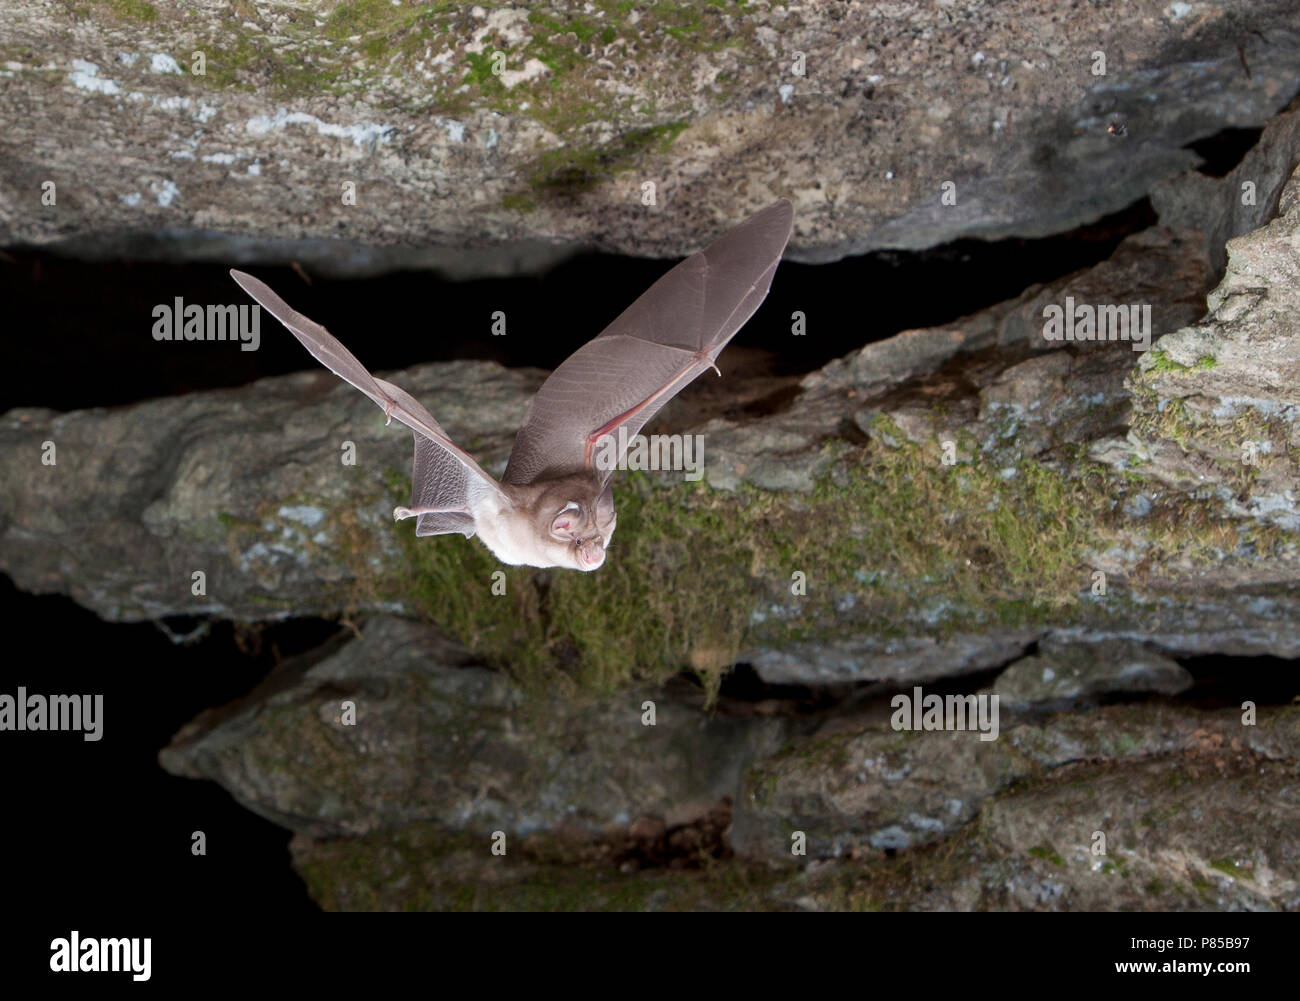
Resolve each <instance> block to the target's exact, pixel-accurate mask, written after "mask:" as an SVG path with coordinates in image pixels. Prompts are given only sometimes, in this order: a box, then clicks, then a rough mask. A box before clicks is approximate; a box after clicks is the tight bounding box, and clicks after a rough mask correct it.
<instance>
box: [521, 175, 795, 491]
mask: <svg viewBox="0 0 1300 1001" xmlns="http://www.w3.org/2000/svg"><path fill="white" fill-rule="evenodd" d="M793 226H794V207H793V206H792V205H791V204H790V203H789V202H788V201H786V200H785V199H784V198H783V199H781V200H780V201H777V202H774V203H773V204H771V205H769V206H768V207H767V208H765V209H763V210H762V211H761V212H757V213H755V214H754V215H752V216H750V217H749V218H748V219H746V220H745V221H744V222H743V223H741V224H740V225H739V226H737V227H736V228H735V229H733V230H731V231H730V232H728V233H725V234H724V235H723V236H721V237H720V238H719V239H717V240H716V241H714V242H713V243H712V244H710V245H709V246H708V247H707V248H706V249H704V250H703V251H701V252H699V253H697V254H695V255H693V256H691V257H688V258H687V259H686V260H684V261H682V262H681V263H680V264H678V265H677V266H676V267H675V268H673V269H672V270H671V271H669V272H668V273H667V274H666V275H664V276H663V277H662V278H660V279H659V280H658V281H657V282H655V283H654V284H653V285H652V286H650V288H649V290H648V291H646V292H645V293H643V294H642V295H641V297H640V298H639V299H637V300H636V302H634V303H632V305H631V306H629V307H628V308H627V309H626V310H625V311H624V312H623V313H622V314H621V315H620V316H619V317H618V319H616V320H615V321H614V322H613V323H611V324H610V325H609V326H608V327H606V328H605V329H604V330H603V331H602V332H601V333H600V335H599V336H598V337H596V338H595V339H594V340H591V341H588V342H587V343H586V344H584V345H583V346H582V347H581V348H579V349H578V350H577V351H575V352H574V353H573V354H572V355H570V356H569V357H568V358H567V359H566V360H565V362H564V364H562V365H561V366H560V367H559V368H557V369H556V370H555V371H554V372H552V373H551V375H550V378H548V379H547V380H546V382H544V383H543V384H542V388H541V389H540V390H538V392H537V395H536V396H535V397H533V402H532V403H531V404H530V405H529V407H528V413H527V414H526V415H525V416H524V423H523V425H522V426H521V427H520V429H519V434H518V435H517V436H516V438H515V447H514V450H513V451H512V452H511V453H510V463H509V465H507V466H506V472H505V476H504V477H503V479H504V480H505V482H506V483H531V482H533V481H534V480H537V479H540V478H549V477H553V476H561V475H565V474H569V473H579V472H582V471H583V470H591V469H597V468H599V469H600V470H601V471H602V473H603V479H604V480H605V482H608V480H609V474H610V472H611V471H612V468H613V461H616V460H617V459H618V458H621V455H616V454H614V451H615V449H613V448H610V447H609V445H608V444H606V442H605V441H603V439H604V440H606V441H613V442H617V441H618V440H619V437H618V436H619V432H620V431H621V432H622V433H623V439H622V440H623V441H626V440H628V439H630V438H631V437H632V436H633V435H635V434H637V433H638V432H639V431H640V430H641V427H642V425H644V424H645V423H646V421H648V420H649V419H650V418H651V417H653V416H654V415H655V414H656V413H657V412H658V411H659V408H660V407H662V406H663V405H664V404H665V403H667V402H668V401H669V400H671V399H672V398H673V397H674V396H676V395H677V393H679V392H680V391H681V390H682V388H683V387H685V386H686V384H687V383H689V382H690V381H691V380H692V379H694V378H695V377H696V376H697V375H699V374H700V373H701V372H703V371H705V370H706V369H709V368H713V367H714V365H713V361H714V359H715V358H717V356H718V354H719V352H721V351H722V349H723V348H724V347H726V344H727V342H728V341H729V340H731V338H732V337H733V336H734V335H735V333H736V331H737V330H739V329H740V328H741V326H742V325H743V324H744V322H745V321H746V320H748V319H749V318H750V316H751V315H753V312H754V310H756V309H758V306H759V303H761V302H762V301H763V298H764V296H766V295H767V290H768V287H769V286H770V285H771V284H772V275H773V274H774V273H775V272H776V266H777V264H779V263H780V261H781V254H782V252H783V251H784V250H785V245H786V241H787V240H789V239H790V231H791V229H792V228H793ZM598 452H599V453H601V455H602V456H603V460H604V461H602V458H601V457H598Z"/></svg>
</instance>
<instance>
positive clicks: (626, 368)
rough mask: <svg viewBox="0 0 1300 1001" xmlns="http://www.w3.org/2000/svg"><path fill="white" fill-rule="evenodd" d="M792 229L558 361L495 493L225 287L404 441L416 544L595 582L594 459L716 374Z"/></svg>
mask: <svg viewBox="0 0 1300 1001" xmlns="http://www.w3.org/2000/svg"><path fill="white" fill-rule="evenodd" d="M793 225H794V209H793V207H792V206H791V204H790V202H788V201H786V200H785V199H781V200H780V201H777V202H774V203H773V204H771V205H769V206H768V207H767V208H765V209H763V210H762V211H761V212H758V213H756V214H755V215H753V216H750V217H749V218H748V219H746V220H745V221H744V222H743V223H741V224H740V225H739V226H737V227H736V228H735V229H732V230H731V231H730V232H728V233H726V234H724V235H723V236H721V237H719V238H718V239H717V240H716V241H715V242H714V243H712V244H710V245H709V247H708V248H706V249H705V250H702V251H700V252H699V253H697V254H694V255H692V256H691V257H688V258H687V259H686V260H684V261H682V262H681V263H680V264H678V265H677V266H676V267H674V268H673V269H672V270H671V271H669V272H668V273H667V274H665V275H664V276H663V277H662V278H660V279H659V280H658V281H657V282H655V283H654V284H653V285H651V286H650V288H649V289H648V290H647V291H646V292H644V293H643V294H642V295H641V296H640V298H638V299H637V300H636V302H634V303H632V305H631V306H629V307H628V308H627V309H626V310H625V311H624V312H623V313H622V314H621V315H620V316H619V317H618V319H616V320H615V321H614V322H613V323H611V324H610V325H609V326H608V327H606V328H605V329H604V330H603V331H601V333H600V334H599V335H598V336H596V337H595V338H594V339H593V340H591V341H588V342H587V343H586V344H584V345H583V346H582V347H581V348H579V349H578V350H577V351H575V352H574V353H573V354H572V355H570V356H569V357H568V358H567V359H566V360H565V362H564V363H563V364H562V365H561V366H560V367H559V368H557V369H556V370H555V371H554V372H552V373H551V375H550V377H549V378H547V380H546V381H545V382H544V383H542V388H541V389H539V390H538V391H537V395H536V396H534V397H533V400H532V402H531V403H530V404H529V406H528V412H527V413H526V414H525V415H524V422H523V425H522V426H521V427H520V428H519V433H518V434H517V435H516V436H515V445H514V448H513V449H512V450H511V452H510V460H509V462H508V463H507V464H506V471H505V474H504V475H503V476H502V478H501V481H500V482H499V483H498V482H497V481H496V480H495V479H493V478H492V477H491V476H489V475H488V474H487V473H486V472H484V471H483V468H482V467H481V466H479V464H478V463H477V462H475V461H474V460H473V458H471V457H470V455H469V454H468V453H467V452H465V451H463V450H462V449H460V448H459V447H457V446H456V444H455V443H454V442H453V441H452V440H451V439H450V438H449V437H448V436H447V433H446V432H445V431H444V430H443V429H442V427H441V425H439V424H438V422H437V421H436V420H434V418H433V415H432V414H430V413H429V411H427V410H425V409H424V407H423V406H421V405H420V404H419V403H418V402H417V401H416V400H415V399H414V398H413V397H412V396H411V395H410V394H408V393H407V392H406V391H404V390H402V389H400V388H398V387H397V386H394V385H393V384H392V383H390V382H385V381H384V380H383V379H376V378H375V377H374V376H372V375H371V374H370V373H369V372H368V371H367V370H366V368H365V367H364V366H363V365H362V364H361V362H359V361H357V359H356V358H355V357H354V356H353V355H352V353H351V352H350V351H348V349H347V348H345V347H344V346H343V345H342V344H340V343H339V342H338V341H337V340H336V339H335V338H334V337H333V335H331V334H330V332H329V331H328V330H326V329H325V328H324V327H322V326H321V325H320V324H318V323H315V322H314V321H312V320H309V319H307V317H305V316H303V315H302V314H301V313H298V312H295V311H294V310H293V309H291V308H290V307H289V305H288V304H287V303H286V302H285V301H284V300H283V299H281V298H280V297H279V296H278V295H276V294H275V293H274V292H272V291H271V289H270V288H269V287H268V286H267V285H266V284H265V283H263V282H261V281H259V280H258V279H256V278H254V277H252V276H251V275H247V274H244V273H243V272H242V271H231V272H230V274H231V277H232V278H234V279H235V281H237V282H238V283H239V284H240V286H241V287H242V288H243V289H244V291H245V292H247V293H248V294H249V295H251V296H252V297H253V298H254V299H256V300H257V301H258V302H259V303H260V304H261V305H262V306H264V307H265V308H266V309H267V310H269V311H270V312H271V314H272V315H273V316H274V317H275V318H276V319H277V320H279V321H280V322H281V323H283V324H284V325H285V326H286V327H288V328H289V332H290V333H292V334H293V335H294V336H295V337H297V338H298V340H300V341H301V342H302V343H303V346H304V347H306V349H307V350H308V351H309V352H311V354H312V357H314V358H315V359H316V360H317V361H319V362H320V363H321V364H322V365H324V366H325V367H326V368H328V369H329V370H330V371H331V372H333V373H334V374H335V375H337V376H339V377H340V378H341V379H344V380H346V381H347V382H349V383H351V384H352V385H353V386H355V387H356V388H357V389H359V390H361V392H363V393H365V394H366V395H367V396H368V397H370V398H371V399H372V400H374V401H375V403H377V404H378V405H379V406H380V407H382V408H383V411H384V415H385V416H386V417H387V418H388V420H389V422H390V423H391V422H392V420H393V418H397V420H399V421H401V422H402V423H403V424H405V425H406V426H407V427H408V428H410V429H411V431H412V432H413V433H414V435H415V471H414V473H413V474H412V477H411V480H412V482H411V493H412V498H411V506H410V507H398V508H395V509H394V510H393V517H394V518H397V519H402V518H415V519H416V522H415V534H416V535H447V534H450V533H452V532H459V533H461V534H462V535H464V536H466V537H467V538H468V537H472V536H474V535H477V536H478V537H479V538H480V539H482V540H483V542H484V543H485V544H486V545H487V547H488V549H490V550H491V551H492V553H493V554H494V555H495V556H496V557H497V559H499V560H500V561H501V562H502V563H508V564H511V565H513V566H520V565H523V566H534V567H568V568H569V569H572V570H595V569H597V568H598V567H600V566H601V564H603V563H604V562H605V550H606V548H607V547H608V546H609V540H610V538H611V537H612V536H613V534H614V526H615V524H616V522H617V517H616V515H615V513H614V496H613V493H612V491H611V489H610V478H611V476H612V474H613V469H614V468H615V466H616V465H617V464H618V462H617V460H618V459H621V458H622V454H621V452H619V453H617V454H616V455H615V461H614V462H612V463H611V462H609V461H608V455H607V456H606V458H605V461H601V462H597V461H596V455H597V450H598V448H600V449H604V450H606V451H608V450H609V448H610V445H611V444H613V445H616V446H618V447H620V448H622V449H626V446H627V442H628V441H629V440H630V439H631V438H632V437H633V436H634V435H636V434H637V433H638V432H639V431H640V430H641V428H642V426H643V425H644V424H645V423H646V421H648V420H650V418H652V417H653V416H654V415H655V414H656V413H658V411H659V409H660V408H661V407H662V406H663V405H664V404H665V403H667V402H668V401H669V400H671V399H672V398H673V397H674V396H676V395H677V394H678V393H679V392H681V390H682V389H683V388H684V387H685V386H686V385H687V384H688V383H689V382H691V381H692V380H693V379H694V378H695V377H696V376H698V375H699V374H700V373H702V372H704V371H705V370H706V369H710V368H712V369H714V371H717V366H716V365H715V364H714V361H715V360H716V359H717V357H718V355H719V354H720V353H721V351H722V349H723V348H724V347H726V345H727V342H728V341H730V340H731V338H732V337H733V336H735V333H736V331H737V330H739V329H740V328H741V326H742V325H743V324H744V323H745V321H746V320H748V319H749V318H750V316H752V315H753V313H754V311H755V310H756V309H758V306H759V303H761V302H762V301H763V299H764V297H766V295H767V290H768V288H769V287H770V286H771V284H772V275H773V274H774V273H775V272H776V266H777V264H778V263H780V260H781V254H782V252H783V251H784V250H785V245H786V241H788V240H789V239H790V231H791V228H792V226H793ZM719 374H721V373H719ZM620 429H624V433H623V434H619V431H620ZM615 436H616V440H614V439H615ZM605 466H609V468H602V467H605Z"/></svg>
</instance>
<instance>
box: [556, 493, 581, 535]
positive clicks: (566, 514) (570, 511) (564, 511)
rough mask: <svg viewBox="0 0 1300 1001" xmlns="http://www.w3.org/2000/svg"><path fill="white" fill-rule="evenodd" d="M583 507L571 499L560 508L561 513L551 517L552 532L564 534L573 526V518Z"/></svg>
mask: <svg viewBox="0 0 1300 1001" xmlns="http://www.w3.org/2000/svg"><path fill="white" fill-rule="evenodd" d="M580 510H581V509H580V508H579V507H578V505H577V503H576V502H574V501H569V503H567V504H565V505H564V507H562V508H560V513H559V514H557V515H556V516H555V517H554V518H552V519H551V534H552V535H562V534H563V533H565V532H567V531H568V530H569V529H570V528H571V527H573V519H574V518H575V517H576V516H577V514H578V512H579V511H580Z"/></svg>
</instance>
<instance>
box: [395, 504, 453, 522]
mask: <svg viewBox="0 0 1300 1001" xmlns="http://www.w3.org/2000/svg"><path fill="white" fill-rule="evenodd" d="M422 514H469V512H468V511H467V510H465V508H463V507H395V508H393V520H394V521H402V520H403V519H404V518H418V517H419V516H420V515H422Z"/></svg>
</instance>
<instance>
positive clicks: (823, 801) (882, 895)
mask: <svg viewBox="0 0 1300 1001" xmlns="http://www.w3.org/2000/svg"><path fill="white" fill-rule="evenodd" d="M336 646H337V645H336ZM1090 649H1091V648H1089V647H1087V646H1084V645H1079V646H1075V647H1071V648H1063V649H1061V650H1059V651H1057V652H1056V653H1055V654H1054V657H1055V658H1056V661H1057V662H1058V663H1061V662H1074V663H1078V662H1080V660H1082V659H1084V658H1085V657H1086V655H1087V654H1088V653H1089V651H1090ZM1094 652H1098V651H1094ZM1099 652H1100V654H1101V655H1102V656H1105V657H1108V656H1109V655H1110V654H1113V653H1114V652H1115V651H1113V650H1108V649H1101V650H1100V651H1099ZM1135 656H1138V652H1137V651H1134V650H1130V651H1129V652H1128V658H1129V659H1130V660H1131V659H1132V658H1133V657H1135ZM1044 659H1045V658H1044V657H1042V656H1034V657H1028V658H1025V659H1024V660H1022V661H1019V662H1017V663H1015V664H1013V665H1011V667H1010V668H1008V670H1007V672H1006V673H1004V675H1003V676H1002V678H1000V679H999V680H998V683H997V686H996V688H997V689H999V690H1001V689H1004V688H1006V689H1009V688H1012V687H1014V686H1012V685H1011V684H1010V683H1009V676H1011V675H1012V674H1013V673H1015V672H1021V673H1023V672H1026V671H1029V670H1031V669H1032V670H1035V671H1037V670H1039V669H1040V668H1041V664H1042V662H1043V661H1044ZM1149 659H1150V658H1149V656H1148V660H1149ZM467 660H468V658H467V655H466V653H465V651H463V650H459V649H457V648H456V647H454V646H453V645H451V644H448V643H447V642H446V641H445V640H443V639H442V638H440V637H439V635H438V634H437V632H436V630H433V629H432V628H430V627H428V626H420V625H416V624H413V623H410V622H402V621H396V620H386V619H377V620H374V621H372V622H371V623H370V624H369V625H368V626H367V627H366V628H365V630H364V633H363V635H362V636H361V637H360V638H359V639H354V640H351V641H349V642H346V643H345V644H344V645H342V647H341V649H335V650H333V651H332V652H330V653H329V654H328V655H327V656H324V658H323V659H322V658H320V657H316V658H309V659H304V660H302V661H300V662H298V663H288V664H285V665H284V666H283V667H282V668H281V669H279V670H278V671H277V672H276V673H275V674H273V675H272V676H271V677H270V678H268V679H267V681H266V682H265V683H264V684H263V685H262V686H261V687H260V688H259V689H258V690H257V691H255V692H253V693H252V694H251V695H250V696H248V697H247V698H246V699H244V700H241V701H240V702H239V703H236V704H234V705H232V706H229V707H226V708H225V709H222V710H217V711H209V712H208V713H205V714H204V715H203V716H200V717H199V718H198V719H197V720H195V721H194V723H192V724H190V725H189V726H187V727H186V728H185V729H184V730H183V731H182V732H181V733H180V734H178V735H177V737H176V739H175V740H174V741H173V743H172V745H171V746H170V747H168V748H167V749H166V750H164V751H163V753H162V755H161V761H162V764H163V765H164V767H166V768H167V769H168V770H170V771H172V772H174V773H176V774H180V775H188V776H194V777H204V778H211V779H215V780H217V781H218V782H220V783H222V784H223V785H224V786H225V787H226V788H227V789H229V790H230V792H231V793H232V794H233V795H234V796H235V798H236V799H238V800H239V801H240V802H241V803H243V804H244V805H246V806H248V807H249V808H250V809H253V810H256V811H257V812H258V813H260V814H262V815H263V816H266V817H269V818H270V819H271V820H274V821H275V822H276V823H279V824H283V825H284V826H286V827H289V828H291V829H292V830H294V831H296V832H298V837H296V838H295V839H294V842H293V852H294V858H295V864H296V865H297V867H298V868H299V871H300V872H301V873H302V874H303V876H304V878H305V879H306V881H307V883H308V886H309V888H310V889H311V891H312V893H313V895H314V896H315V897H316V899H317V900H319V901H320V902H321V903H322V904H324V905H325V906H327V907H335V908H341V909H358V908H376V909H410V908H440V909H442V908H475V909H494V908H521V907H523V908H541V909H549V908H555V909H566V908H573V907H579V908H591V907H606V908H649V909H681V908H696V907H745V908H755V907H757V908H788V907H804V908H838V907H844V906H858V907H861V906H871V907H901V906H907V907H919V908H936V909H939V908H942V909H954V908H957V909H964V908H976V907H980V908H985V907H991V908H1010V909H1066V908H1102V907H1117V906H1119V907H1124V908H1126V909H1151V910H1159V909H1166V908H1225V907H1226V908H1234V909H1236V908H1249V909H1285V908H1294V907H1296V906H1300V840H1298V839H1297V831H1300V823H1298V822H1300V800H1297V797H1296V785H1295V774H1296V769H1297V767H1300V757H1298V754H1300V711H1297V709H1296V708H1295V707H1288V708H1286V709H1283V710H1276V709H1268V708H1265V709H1262V710H1260V711H1259V712H1258V715H1257V716H1256V715H1252V714H1248V713H1244V712H1243V711H1242V710H1241V709H1239V708H1228V709H1220V710H1205V709H1196V708H1193V707H1192V706H1191V705H1190V704H1187V703H1178V702H1172V703H1166V704H1161V703H1158V702H1145V703H1137V704H1132V705H1116V706H1109V707H1105V708H1096V707H1093V708H1091V709H1089V708H1086V707H1082V708H1077V709H1070V703H1071V699H1068V698H1061V697H1060V696H1061V695H1062V692H1061V691H1060V690H1059V689H1058V690H1056V691H1053V692H1052V693H1050V694H1051V696H1052V699H1051V700H1050V701H1052V702H1053V703H1054V704H1056V705H1058V706H1063V707H1065V711H1060V712H1051V713H1042V712H1039V713H1028V714H1022V715H1015V714H1014V713H999V716H1000V719H997V718H995V723H996V724H997V725H996V727H995V728H986V729H985V730H984V731H983V733H984V734H985V735H989V736H992V737H993V738H994V739H991V740H984V739H981V734H980V733H978V732H975V731H974V730H973V729H972V730H967V731H927V730H920V731H910V732H909V731H902V732H900V731H899V730H897V729H895V728H894V727H893V725H892V722H890V721H887V720H886V719H885V718H884V716H885V713H886V712H887V710H885V708H884V704H885V699H883V698H881V699H876V700H868V701H866V702H861V703H859V704H858V705H857V706H856V707H852V708H849V707H844V708H842V709H841V710H840V711H832V712H830V713H829V714H823V715H821V716H819V717H817V718H815V719H813V720H809V719H806V718H803V717H800V716H788V715H787V716H780V717H778V716H772V715H768V714H765V713H753V712H748V713H741V714H737V711H736V710H737V707H736V706H735V705H728V706H724V707H723V711H722V712H721V713H720V714H718V715H715V716H712V717H710V716H709V715H707V714H701V713H700V711H699V700H698V696H696V697H695V698H693V699H692V698H689V697H684V693H678V694H670V693H667V692H653V691H648V690H647V691H639V692H638V691H635V690H630V689H629V690H624V691H623V692H621V693H619V694H618V695H617V696H614V697H611V698H608V699H601V700H596V701H595V702H592V701H589V700H587V701H584V700H575V699H574V698H573V696H572V693H569V692H563V691H560V692H556V691H551V692H546V693H533V694H532V695H526V694H525V693H524V692H522V691H520V690H519V689H518V688H516V687H515V686H514V685H513V684H512V683H510V682H509V681H508V680H507V679H505V678H504V677H503V676H502V675H500V674H499V673H497V672H492V671H486V670H483V669H482V668H479V667H473V666H468V665H467V663H466V661H467ZM1173 666H1174V667H1175V668H1177V665H1173ZM1126 673H1127V672H1123V671H1120V672H1117V676H1116V678H1115V679H1114V680H1115V683H1114V684H1112V685H1110V686H1109V687H1108V686H1107V685H1106V684H1105V683H1104V682H1103V681H1101V680H1100V678H1097V677H1094V679H1093V680H1094V684H1093V690H1092V694H1096V693H1099V692H1102V691H1107V690H1108V691H1116V692H1125V691H1128V692H1131V691H1132V689H1133V686H1132V684H1131V682H1130V680H1129V678H1128V677H1126ZM1240 680H1241V682H1242V684H1243V685H1245V686H1246V687H1249V684H1250V682H1249V680H1248V679H1240ZM1183 683H1185V682H1183ZM1021 701H1022V702H1024V701H1026V700H1024V699H1022V700H1021ZM1008 703H1010V700H1008ZM652 705H653V712H654V715H653V716H648V715H647V711H648V709H649V708H650V707H651V706H652ZM349 711H350V712H351V713H352V716H351V717H349V716H348V713H349ZM1244 814H1248V815H1249V816H1251V818H1252V822H1251V823H1250V824H1246V825H1243V824H1242V823H1241V817H1242V816H1243V815H1244ZM503 838H504V841H503V842H502V841H501V839H503ZM795 839H802V844H803V846H804V852H803V853H802V854H800V855H797V856H796V855H794V854H792V851H791V849H792V847H793V845H794V844H796V840H795ZM494 843H497V844H502V845H504V847H505V848H506V853H505V855H504V856H502V855H500V854H494V853H493V851H492V849H491V846H492V845H493V844H494ZM936 846H942V847H943V849H944V850H943V852H942V854H941V855H940V856H939V857H938V859H936V858H935V857H932V852H933V851H934V850H935V849H936ZM894 853H902V854H901V855H900V856H899V861H897V862H894V863H890V862H889V861H887V860H886V859H885V856H886V855H893V854H894ZM797 862H805V863H812V864H811V865H806V866H803V867H802V871H799V872H797V873H795V872H794V871H793V870H792V863H797ZM701 866H702V867H703V868H701ZM620 870H621V871H620Z"/></svg>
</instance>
